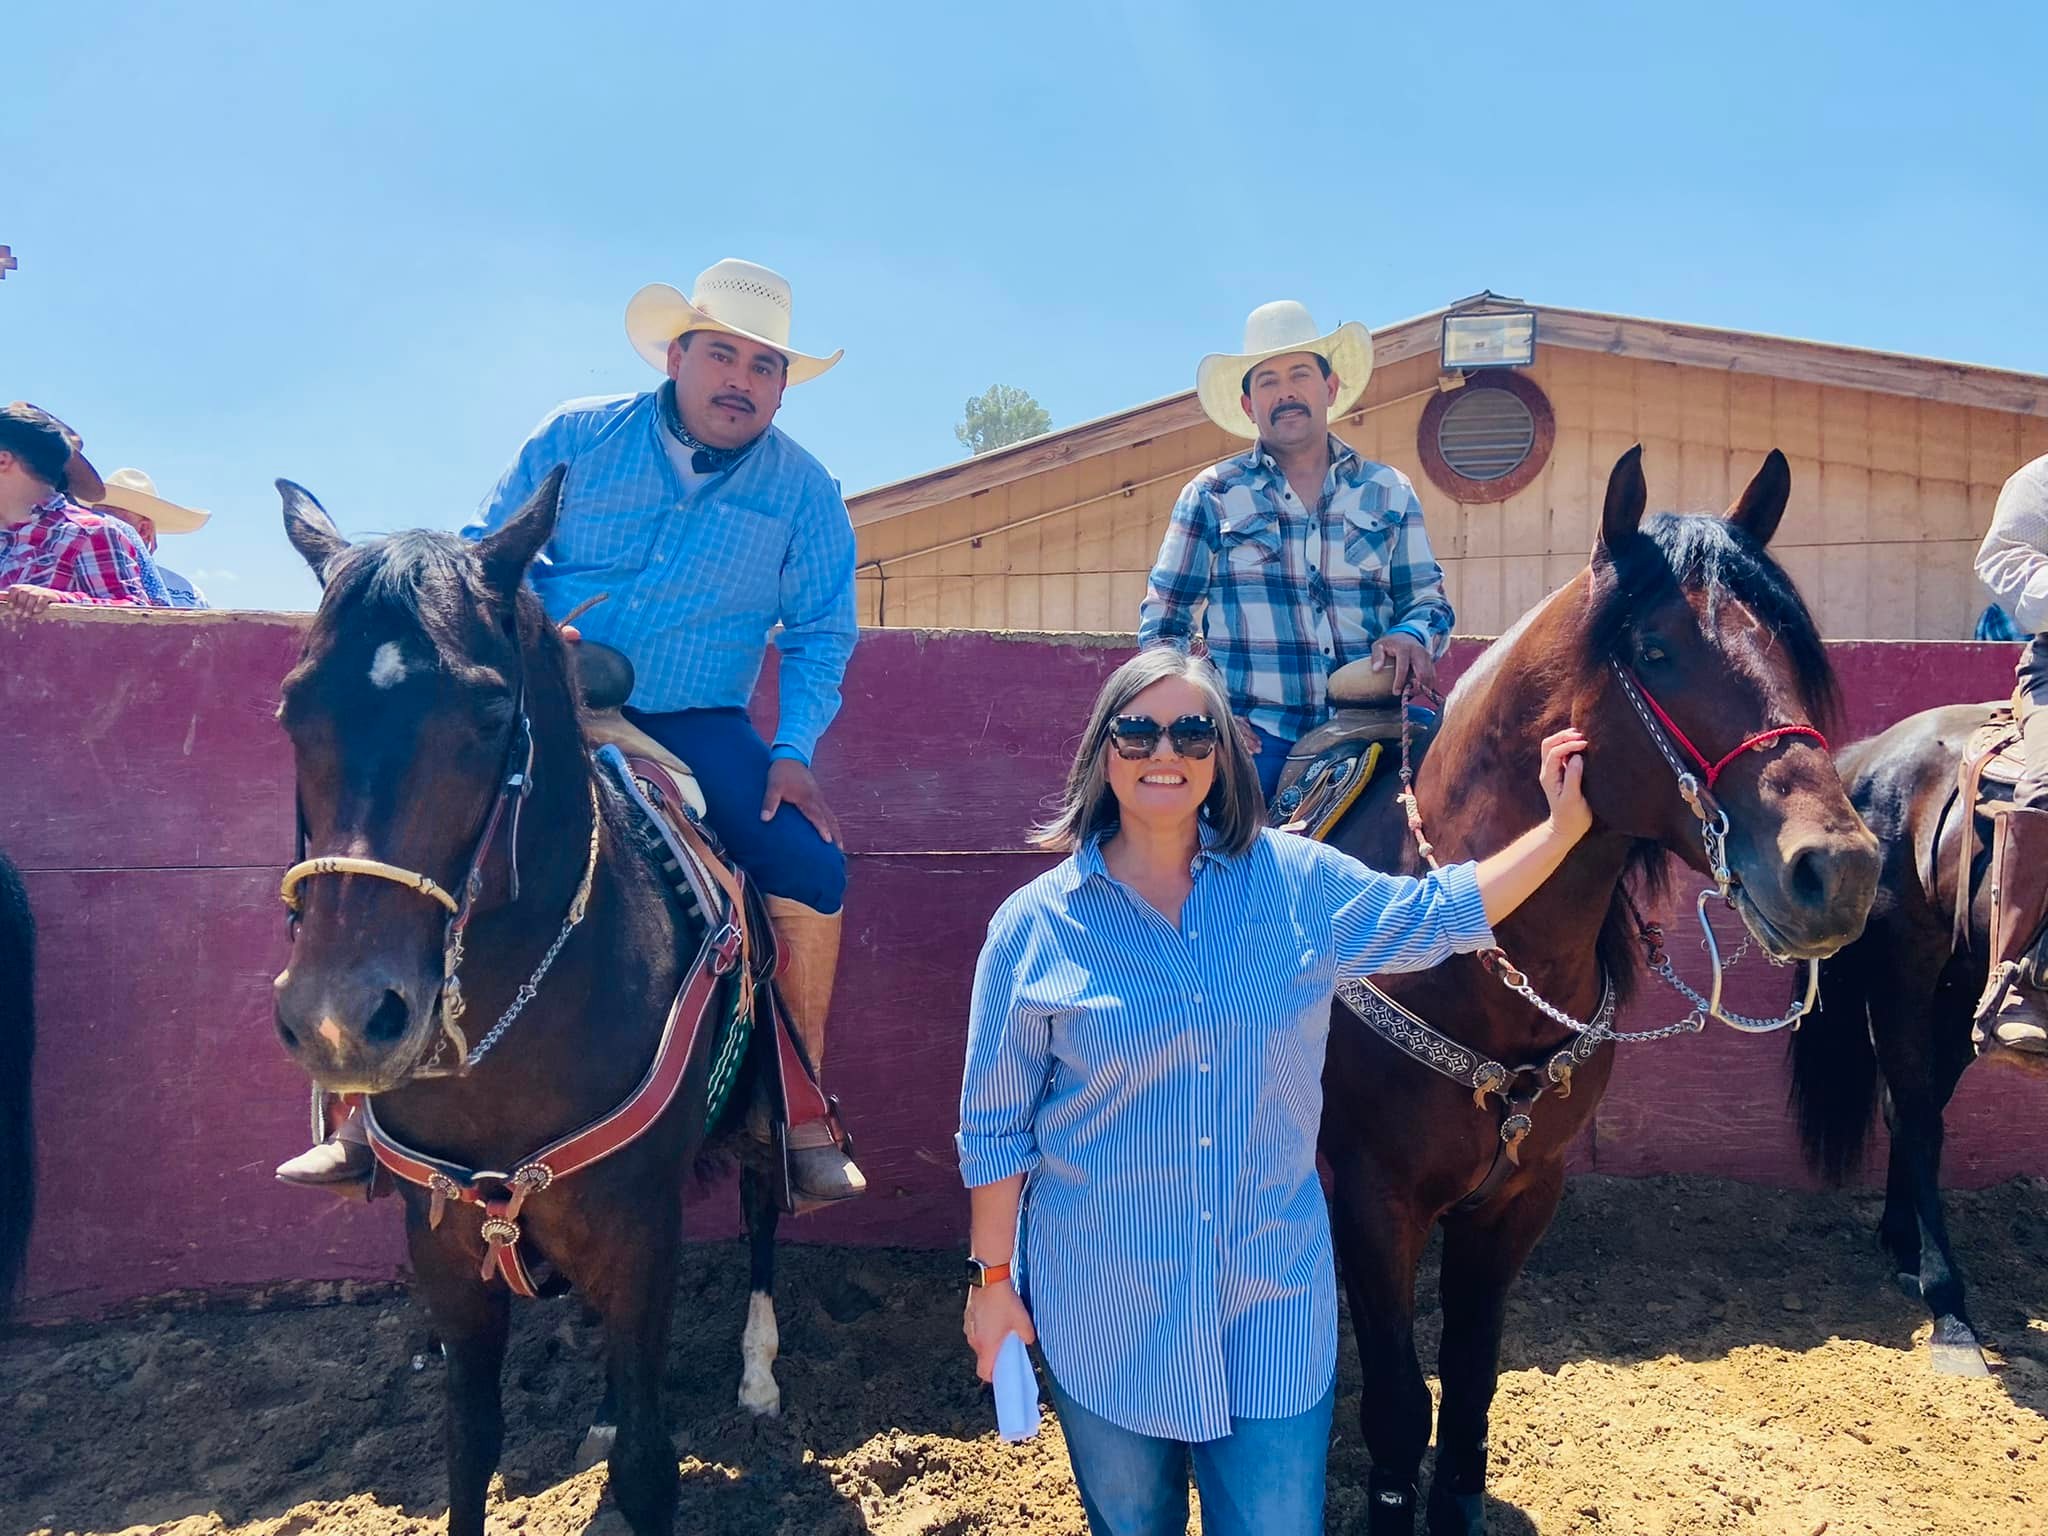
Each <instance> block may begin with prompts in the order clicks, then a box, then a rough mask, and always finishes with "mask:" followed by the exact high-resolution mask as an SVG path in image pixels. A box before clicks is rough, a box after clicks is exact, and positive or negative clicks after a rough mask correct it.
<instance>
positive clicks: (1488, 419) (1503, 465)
mask: <svg viewBox="0 0 2048 1536" xmlns="http://www.w3.org/2000/svg"><path fill="white" fill-rule="evenodd" d="M1535 446H1536V418H1535V417H1534V416H1531V415H1530V414H1529V407H1528V406H1526V405H1524V404H1522V402H1521V401H1520V400H1519V399H1518V398H1516V396H1515V395H1514V394H1513V393H1511V392H1510V391H1508V390H1505V389H1461V390H1459V391H1458V392H1457V393H1456V394H1455V395H1453V396H1452V397H1451V408H1450V409H1449V410H1447V411H1445V412H1444V414H1443V419H1442V420H1441V421H1439V422H1438V423H1437V424H1436V451H1437V452H1438V453H1440V454H1442V455H1443V461H1444V463H1446V464H1448V465H1449V466H1450V467H1451V468H1452V469H1453V470H1455V471H1456V472H1457V473H1459V474H1461V475H1463V476H1464V477H1465V478H1466V479H1467V480H1498V479H1500V478H1501V477H1502V476H1503V475H1509V474H1512V473H1514V472H1515V471H1516V470H1518V469H1520V468H1521V467H1522V461H1523V460H1524V459H1526V458H1528V457H1529V450H1530V449H1531V448H1534V447H1535Z"/></svg>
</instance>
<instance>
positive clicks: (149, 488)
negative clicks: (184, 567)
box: [93, 469, 213, 533]
mask: <svg viewBox="0 0 2048 1536" xmlns="http://www.w3.org/2000/svg"><path fill="white" fill-rule="evenodd" d="M93 505H94V506H97V507H119V508H120V509H121V510H122V511H123V512H133V513H134V514H135V515H136V516H137V517H146V518H148V519H149V520H150V521H151V522H152V523H155V524H156V531H157V532H158V533H195V532H197V531H198V530H199V529H201V528H203V527H205V526H206V520H207V519H208V518H209V517H211V516H213V514H212V513H211V512H199V511H195V510H194V509H193V508H191V507H181V506H179V505H178V504H177V503H176V502H175V501H165V500H164V499H163V497H161V496H159V495H157V493H156V482H155V481H154V480H152V479H150V478H149V476H147V475H145V474H144V473H143V472H142V471H141V470H139V469H117V470H115V471H114V472H113V473H112V474H111V475H109V476H107V489H106V493H105V494H104V495H102V496H101V497H100V499H99V500H98V501H96V502H94V503H93Z"/></svg>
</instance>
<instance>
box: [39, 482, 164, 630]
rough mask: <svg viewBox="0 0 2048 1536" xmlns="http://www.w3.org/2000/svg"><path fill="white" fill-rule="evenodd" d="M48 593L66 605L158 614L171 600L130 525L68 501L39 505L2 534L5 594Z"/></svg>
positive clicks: (60, 499)
mask: <svg viewBox="0 0 2048 1536" xmlns="http://www.w3.org/2000/svg"><path fill="white" fill-rule="evenodd" d="M23 585H26V586H32V587H48V588H50V589H51V590H52V591H53V592H59V593H61V594H63V596H62V601H64V602H67V603H97V604H100V605H101V606H103V607H119V608H158V607H163V606H166V605H167V604H168V603H169V601H170V599H169V597H168V596H167V595H166V594H165V592H164V590H163V580H162V578H161V577H159V576H158V575H157V574H156V567H155V566H154V565H153V564H152V563H151V562H150V558H149V552H148V551H147V550H145V549H144V548H143V547H142V544H141V542H140V541H139V540H137V539H136V538H135V536H134V535H133V534H132V533H130V532H129V531H128V525H127V524H125V523H123V522H120V521H119V520H118V519H115V518H111V517H102V516H100V514H99V513H97V512H88V511H86V510H85V509H84V508H83V507H81V506H78V505H76V504H75V503H73V502H72V501H71V500H70V499H69V498H67V497H65V496H63V495H61V494H60V495H56V496H52V497H50V498H48V499H47V500H45V501H42V502H38V503H37V504H36V506H35V507H34V509H33V510H31V511H30V513H29V517H28V521H27V522H25V523H23V524H21V525H20V526H19V527H16V528H0V591H5V590H6V589H7V588H9V587H13V586H23Z"/></svg>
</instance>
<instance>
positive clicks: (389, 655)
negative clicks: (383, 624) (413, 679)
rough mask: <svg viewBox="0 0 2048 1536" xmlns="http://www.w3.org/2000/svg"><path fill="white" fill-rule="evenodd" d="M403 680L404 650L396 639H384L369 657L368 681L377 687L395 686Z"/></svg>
mask: <svg viewBox="0 0 2048 1536" xmlns="http://www.w3.org/2000/svg"><path fill="white" fill-rule="evenodd" d="M404 681H405V652H403V651H401V650H400V649H399V648H398V642H397V641H396V640H386V641H385V642H384V643H383V644H382V645H380V646H378V647H377V654H376V655H375V656H372V657H371V658H370V682H371V683H372V684H373V685H374V686H376V687H378V688H396V687H397V686H398V685H399V684H400V683H402V682H404Z"/></svg>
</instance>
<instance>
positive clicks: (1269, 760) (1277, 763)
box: [684, 725, 1294, 804]
mask: <svg viewBox="0 0 2048 1536" xmlns="http://www.w3.org/2000/svg"><path fill="white" fill-rule="evenodd" d="M1252 733H1253V734H1254V735H1256V736H1257V737H1258V738H1259V755H1258V758H1257V760H1256V761H1257V763H1258V768H1259V788H1260V789H1261V790H1262V791H1264V793H1265V796H1266V801H1267V803H1268V804H1271V803H1272V799H1273V791H1274V790H1276V789H1278V788H1279V787H1280V770H1281V769H1283V768H1285V767H1286V766H1287V754H1288V753H1290V752H1292V751H1293V750H1294V743H1293V742H1291V741H1282V740H1281V739H1280V738H1279V737H1278V736H1273V735H1269V734H1267V733H1266V732H1265V731H1262V730H1260V729H1259V728H1258V727H1257V726H1256V725H1255V726H1253V727H1252ZM684 761H685V762H687V761H688V759H687V758H685V759H684Z"/></svg>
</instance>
